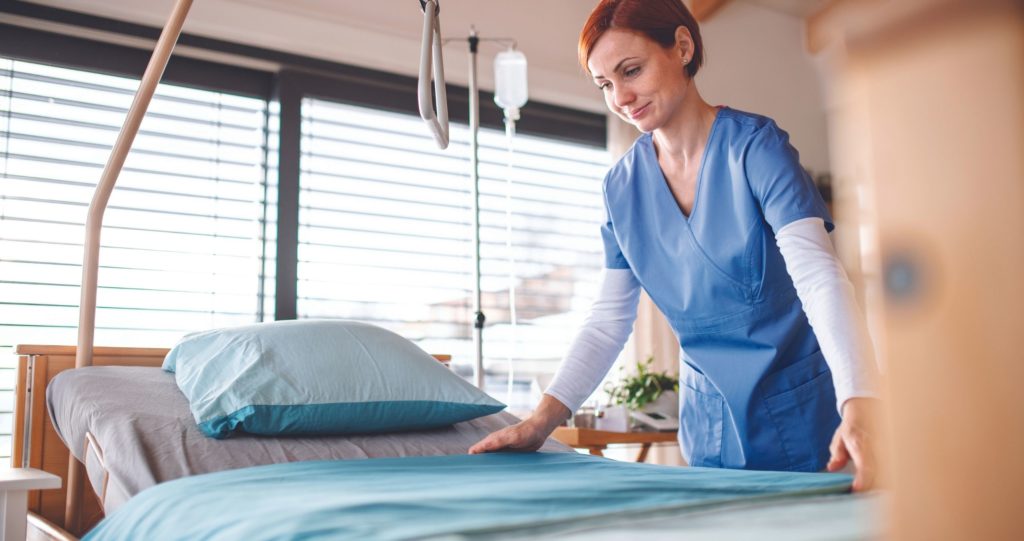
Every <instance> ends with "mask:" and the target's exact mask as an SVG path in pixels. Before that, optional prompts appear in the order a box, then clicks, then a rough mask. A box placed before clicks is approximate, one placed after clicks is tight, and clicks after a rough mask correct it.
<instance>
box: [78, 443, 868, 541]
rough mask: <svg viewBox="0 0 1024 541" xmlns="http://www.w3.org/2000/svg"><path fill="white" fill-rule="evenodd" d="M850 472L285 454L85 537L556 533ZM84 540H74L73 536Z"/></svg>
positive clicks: (796, 492) (170, 486) (135, 502)
mask: <svg viewBox="0 0 1024 541" xmlns="http://www.w3.org/2000/svg"><path fill="white" fill-rule="evenodd" d="M850 481H851V478H850V477H849V476H846V475H834V474H817V473H784V472H754V471H738V470H721V469H705V468H680V467H667V466H655V465H649V464H634V463H626V462H617V461H614V460H609V459H604V458H598V457H592V456H587V455H580V454H576V453H552V454H547V453H528V454H506V453H499V454H485V455H455V456H434V457H407V458H382V459H368V460H346V461H320V462H293V463H286V464H274V465H270V466H259V467H253V468H245V469H240V470H230V471H223V472H217V473H211V474H206V475H198V476H195V477H188V478H183V479H177V480H174V481H170V482H167V483H163V484H160V485H157V486H155V487H152V488H150V489H147V490H145V491H143V492H142V493H140V494H138V495H137V496H135V497H134V498H133V499H132V500H131V501H129V502H128V503H127V504H125V505H124V506H123V507H121V508H120V509H119V510H118V511H117V512H115V513H113V514H112V515H111V516H110V517H107V518H106V519H105V520H104V521H103V522H101V523H100V524H99V525H98V526H97V527H96V528H95V529H93V530H92V531H91V532H90V533H89V534H88V535H87V536H86V537H85V538H84V540H88V541H101V540H114V539H148V540H161V539H183V540H184V539H188V540H199V539H225V540H228V539H231V540H234V539H245V540H250V541H251V540H270V539H360V540H363V539H423V538H430V537H447V538H465V537H501V536H505V535H509V536H515V535H516V533H517V532H518V533H519V534H520V535H522V534H525V533H526V532H531V531H532V532H541V531H542V532H546V533H548V534H550V533H551V532H557V531H559V529H560V528H565V529H568V528H571V527H572V525H574V524H575V525H579V524H580V522H581V521H586V522H588V523H591V524H601V523H608V524H609V525H611V524H614V523H615V522H616V520H621V519H625V518H629V519H630V520H636V517H637V516H642V514H645V513H646V514H651V516H664V515H665V514H681V513H686V512H689V511H692V510H694V509H708V508H713V507H714V506H722V505H734V504H736V503H742V502H759V501H771V500H775V499H780V498H782V499H794V498H796V499H797V500H798V501H799V500H800V499H801V498H807V497H810V496H813V495H822V494H835V493H843V492H848V491H849V487H850ZM84 540H83V541H84Z"/></svg>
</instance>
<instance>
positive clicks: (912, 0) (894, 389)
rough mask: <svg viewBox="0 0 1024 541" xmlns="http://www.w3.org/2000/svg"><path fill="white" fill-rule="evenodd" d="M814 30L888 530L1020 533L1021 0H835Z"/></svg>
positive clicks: (1023, 407)
mask: <svg viewBox="0 0 1024 541" xmlns="http://www.w3.org/2000/svg"><path fill="white" fill-rule="evenodd" d="M808 39H809V48H810V49H811V50H812V51H813V52H816V53H817V54H819V55H820V57H822V58H823V59H824V64H825V70H826V79H827V81H828V84H829V87H830V97H831V104H832V111H831V114H830V125H831V128H830V129H831V130H832V132H833V135H834V137H833V138H832V144H833V148H832V155H833V156H834V157H835V158H836V159H835V163H836V166H837V169H836V171H835V178H836V179H837V181H838V182H840V183H842V182H847V183H854V184H855V185H857V187H858V188H860V189H859V190H858V192H859V193H861V194H862V195H863V201H862V204H861V205H859V206H858V205H855V204H851V205H847V206H845V207H842V208H840V209H838V212H839V213H842V214H845V215H846V216H853V217H855V218H857V220H855V221H859V223H860V224H861V225H862V226H865V227H864V228H863V230H864V231H867V232H868V235H867V236H866V237H865V238H863V239H862V245H863V247H864V253H863V255H864V258H863V261H864V262H865V264H866V265H867V266H868V269H867V274H868V275H869V276H870V275H872V274H873V273H875V276H876V277H877V279H876V280H875V281H874V283H875V284H876V285H877V287H878V289H879V291H878V293H879V295H878V296H877V298H879V299H880V300H881V302H878V303H875V304H874V305H873V306H869V309H873V310H874V311H875V313H876V315H877V316H879V318H880V319H879V321H880V322H881V324H882V329H883V333H882V336H879V337H876V338H878V339H879V340H878V343H879V344H880V349H881V354H882V357H883V362H884V364H885V368H886V371H887V381H888V389H887V393H886V395H887V398H886V406H887V408H886V415H885V418H886V421H887V422H886V425H887V426H888V435H887V438H886V442H885V444H884V445H882V449H883V452H884V456H885V462H886V468H885V476H886V478H885V479H886V483H887V485H888V486H889V487H890V488H891V492H892V498H891V500H890V508H889V514H890V516H889V517H888V518H887V520H888V523H889V524H890V525H891V531H890V535H889V536H890V537H891V538H894V539H900V540H904V539H922V540H929V541H931V540H941V539H986V540H996V539H1020V538H1021V535H1022V532H1024V491H1022V490H1021V489H1022V487H1024V392H1022V391H1021V389H1020V385H1021V383H1022V382H1024V353H1022V351H1024V350H1022V346H1021V337H1024V315H1022V309H1024V3H1022V2H1020V1H1019V0H1018V1H1012V0H1001V1H1000V0H900V1H889V2H883V1H863V0H862V1H833V2H830V3H828V4H827V5H826V6H825V8H824V9H823V10H821V11H820V12H818V13H817V14H815V15H813V16H811V17H810V18H809V19H808ZM872 267H873V268H872ZM868 283H871V281H870V280H869V281H868ZM869 298H870V295H869ZM869 304H870V303H869Z"/></svg>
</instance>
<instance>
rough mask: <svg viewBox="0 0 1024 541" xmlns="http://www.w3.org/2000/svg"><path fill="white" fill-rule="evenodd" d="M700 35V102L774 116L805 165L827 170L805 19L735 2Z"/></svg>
mask: <svg viewBox="0 0 1024 541" xmlns="http://www.w3.org/2000/svg"><path fill="white" fill-rule="evenodd" d="M701 33H702V35H703V37H704V46H705V50H706V54H705V58H704V61H705V65H704V68H702V69H701V72H700V73H699V74H698V75H697V84H698V88H700V90H701V94H702V95H703V96H704V99H706V100H707V101H708V103H711V104H713V105H728V106H730V107H733V108H735V109H742V110H745V111H750V112H752V113H758V114H762V115H767V116H769V117H772V118H774V119H775V121H776V122H778V124H779V126H781V127H782V129H784V130H786V131H788V132H789V134H790V137H791V141H792V143H793V146H795V147H796V148H797V150H799V151H800V161H801V162H802V163H803V164H804V167H807V168H808V169H810V170H812V171H814V172H816V173H817V172H821V171H828V170H829V169H830V168H829V155H828V132H827V124H826V116H825V107H824V99H823V92H822V88H821V82H820V79H819V76H818V73H817V70H816V67H815V62H814V60H813V59H812V57H811V56H810V54H809V53H807V51H806V49H805V47H804V23H803V19H801V18H799V17H796V16H793V15H789V14H786V13H783V12H781V11H776V10H773V9H769V8H766V7H762V6H760V5H756V4H751V3H747V2H741V1H737V0H734V1H732V2H730V3H728V4H727V5H726V6H725V7H724V8H722V9H721V10H720V11H718V12H717V13H715V15H714V16H713V17H712V18H711V20H709V21H707V22H705V23H704V24H703V25H702V26H701Z"/></svg>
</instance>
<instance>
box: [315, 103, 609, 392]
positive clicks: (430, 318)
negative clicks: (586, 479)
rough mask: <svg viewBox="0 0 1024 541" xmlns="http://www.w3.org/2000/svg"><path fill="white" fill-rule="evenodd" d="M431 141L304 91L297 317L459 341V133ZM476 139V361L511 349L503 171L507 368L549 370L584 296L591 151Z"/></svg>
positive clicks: (463, 217) (462, 266) (467, 217)
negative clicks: (512, 299) (443, 145)
mask: <svg viewBox="0 0 1024 541" xmlns="http://www.w3.org/2000/svg"><path fill="white" fill-rule="evenodd" d="M451 130H452V131H451V141H452V142H451V145H450V147H449V149H448V150H444V151H442V150H438V149H437V148H436V146H435V145H434V143H433V141H432V139H431V138H430V137H429V135H428V134H427V132H426V129H425V128H424V127H423V126H422V123H421V121H420V120H419V118H417V117H415V116H411V115H405V114H399V113H390V112H383V111H379V110H374V109H366V108H361V107H356V106H350V105H343V104H339V103H335V102H330V101H326V100H321V99H314V98H306V99H305V100H304V101H303V104H302V142H301V163H300V167H301V174H300V196H299V204H300V212H299V263H298V277H299V284H298V304H297V308H298V313H299V317H344V318H352V319H359V320H364V321H371V322H374V323H377V324H379V325H382V326H385V327H389V328H391V329H393V330H395V331H396V332H398V333H399V334H402V335H403V336H406V337H408V338H410V339H413V340H416V341H418V342H419V343H420V345H421V346H422V347H424V349H427V350H428V351H430V352H433V353H449V354H452V355H453V356H454V361H455V363H457V364H463V366H464V367H465V369H468V367H469V363H471V361H472V358H473V352H472V339H471V337H472V335H471V324H470V321H471V319H472V313H471V312H472V287H473V286H472V275H471V273H472V266H471V265H472V263H471V261H472V260H471V257H472V230H471V227H470V223H471V220H472V217H471V214H470V212H471V211H470V208H471V207H470V205H471V200H470V197H471V196H470V185H469V131H468V128H466V127H465V126H461V125H454V124H453V125H452V127H451ZM479 141H480V153H479V156H480V207H481V217H480V223H481V261H482V264H481V267H482V269H481V273H482V290H483V311H484V313H485V315H486V316H487V318H488V319H487V328H486V330H485V333H484V351H485V367H486V368H487V370H488V372H489V373H492V374H493V373H495V372H503V371H504V366H505V359H506V355H507V354H508V353H509V352H510V348H511V347H512V344H511V341H510V338H511V333H510V332H509V325H508V323H509V310H508V288H509V278H508V274H509V267H508V266H509V263H508V255H509V254H508V251H507V249H506V203H507V201H506V195H507V191H508V189H509V185H508V184H507V182H506V181H507V178H508V176H511V180H512V184H511V190H512V191H511V205H512V212H511V216H512V230H513V239H512V245H513V255H514V261H515V275H516V281H515V286H516V297H517V302H516V306H517V312H518V319H519V326H518V329H517V333H516V335H517V340H516V342H517V344H516V347H515V348H514V352H515V358H514V361H515V362H516V363H517V368H516V371H517V373H519V374H523V375H528V374H531V373H533V374H536V373H545V372H553V371H554V369H555V367H556V366H557V362H558V361H559V360H560V358H561V356H562V355H563V354H564V353H565V351H566V349H567V348H568V345H569V341H570V340H571V338H572V335H573V334H574V330H575V328H576V327H577V326H578V325H579V323H580V322H581V321H582V317H583V316H584V315H585V312H586V310H587V309H588V308H589V305H590V302H591V300H592V299H593V297H594V295H595V294H596V284H597V280H598V278H599V273H600V269H601V267H602V258H601V245H600V237H599V225H600V224H601V221H602V219H603V215H604V214H603V210H602V202H601V179H602V178H603V176H604V172H605V169H606V167H607V162H608V156H607V152H606V151H604V150H603V149H595V148H593V147H588V146H584V145H578V144H572V143H565V142H558V141H553V140H549V139H544V138H540V137H534V136H517V137H516V138H515V140H514V147H515V150H514V153H513V154H512V165H513V167H512V168H508V166H507V165H508V159H509V155H508V151H507V140H506V138H505V135H504V133H503V132H498V131H496V130H487V129H482V130H481V131H480V136H479Z"/></svg>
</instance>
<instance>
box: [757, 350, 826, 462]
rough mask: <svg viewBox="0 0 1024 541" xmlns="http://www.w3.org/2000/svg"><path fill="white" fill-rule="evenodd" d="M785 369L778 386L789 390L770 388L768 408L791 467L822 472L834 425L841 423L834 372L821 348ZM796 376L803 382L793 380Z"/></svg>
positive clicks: (767, 395) (766, 396) (766, 390)
mask: <svg viewBox="0 0 1024 541" xmlns="http://www.w3.org/2000/svg"><path fill="white" fill-rule="evenodd" d="M783 372H788V373H786V374H779V375H780V376H783V377H780V378H778V379H777V380H776V385H778V386H779V387H782V388H784V389H786V388H788V390H785V391H782V392H778V393H777V394H771V392H772V391H771V389H770V387H769V388H766V389H765V396H764V407H765V409H766V410H767V412H768V416H769V417H770V418H771V420H772V422H773V423H774V424H775V427H776V429H777V430H778V435H779V439H780V443H781V444H782V449H783V451H784V452H785V454H786V458H787V459H788V460H789V469H790V470H791V471H811V472H816V471H820V470H821V465H822V464H824V463H825V462H827V461H828V456H829V450H828V447H829V444H830V443H831V440H832V436H833V431H834V427H836V426H838V425H839V419H838V417H839V414H838V413H836V408H835V389H834V387H833V384H832V372H831V371H829V370H828V368H827V365H825V358H824V357H823V356H822V354H821V352H820V351H816V352H815V353H813V354H811V355H810V356H808V357H807V358H805V359H802V360H800V361H798V362H796V363H794V364H793V365H792V366H789V367H787V368H786V369H785V370H784V371H783ZM794 378H800V379H801V380H802V381H799V380H798V381H793V379H794ZM776 388H777V387H776ZM809 427H814V428H816V430H809V429H808V428H809ZM830 428H831V429H830ZM808 440H810V441H808Z"/></svg>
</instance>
